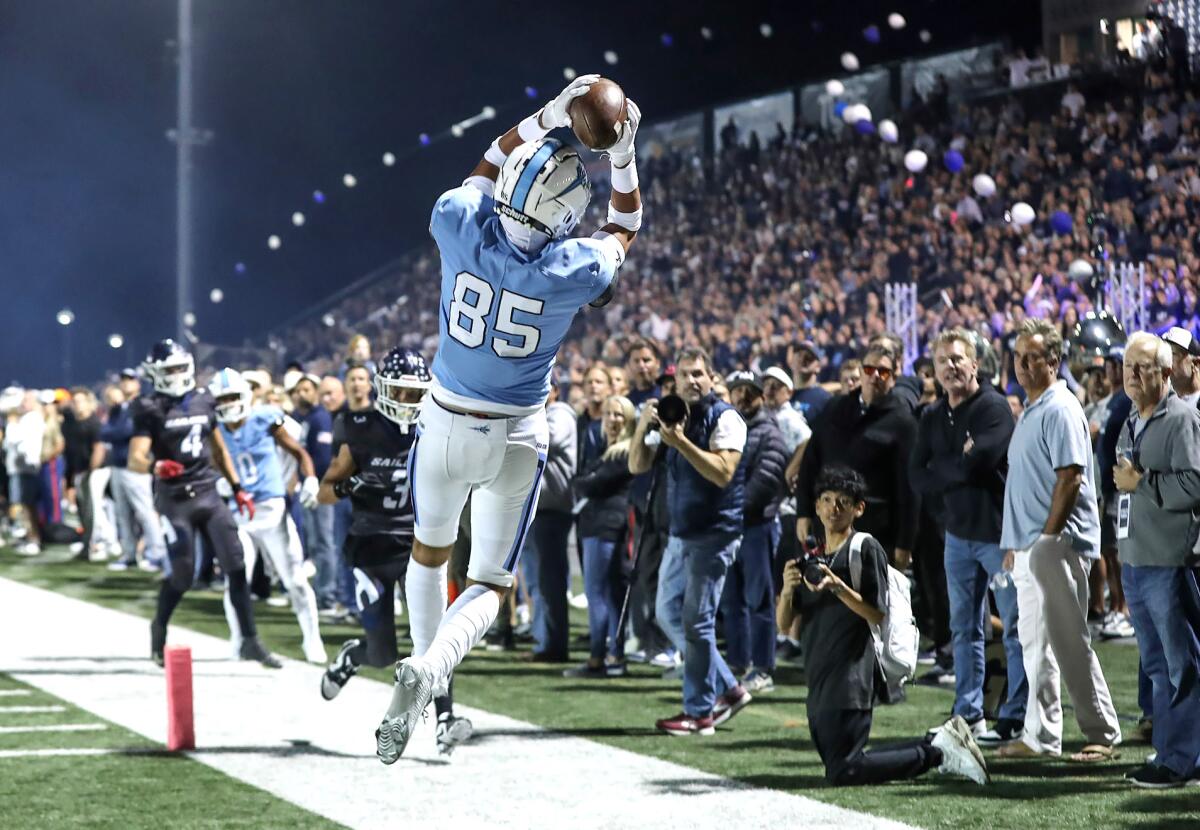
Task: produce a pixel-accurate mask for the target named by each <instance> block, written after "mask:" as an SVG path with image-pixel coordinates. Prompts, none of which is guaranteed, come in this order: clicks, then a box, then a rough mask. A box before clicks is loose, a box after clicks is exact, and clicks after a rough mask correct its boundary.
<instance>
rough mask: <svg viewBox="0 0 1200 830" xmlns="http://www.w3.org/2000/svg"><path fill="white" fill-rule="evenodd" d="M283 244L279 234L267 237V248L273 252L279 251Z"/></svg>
mask: <svg viewBox="0 0 1200 830" xmlns="http://www.w3.org/2000/svg"><path fill="white" fill-rule="evenodd" d="M282 244H283V240H282V239H280V238H279V236H278V234H271V235H270V236H268V237H267V247H268V248H270V249H271V250H272V251H278V250H279V246H281V245H282Z"/></svg>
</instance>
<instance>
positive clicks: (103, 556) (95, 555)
mask: <svg viewBox="0 0 1200 830" xmlns="http://www.w3.org/2000/svg"><path fill="white" fill-rule="evenodd" d="M107 559H108V551H106V550H105V549H104V546H103V545H92V546H91V548H89V549H88V561H89V562H104V561H106V560H107Z"/></svg>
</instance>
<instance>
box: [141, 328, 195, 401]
mask: <svg viewBox="0 0 1200 830" xmlns="http://www.w3.org/2000/svg"><path fill="white" fill-rule="evenodd" d="M142 365H143V367H144V368H145V370H146V374H147V375H148V376H149V377H150V380H151V382H152V383H153V384H154V391H156V392H161V393H162V394H164V395H170V396H171V397H173V398H178V397H181V396H182V395H185V394H187V393H188V392H191V391H192V390H193V389H195V388H196V363H195V361H193V360H192V355H191V354H190V353H189V352H188V350H187V349H185V348H184V347H183V346H181V345H179V344H178V343H176V342H175V341H174V340H171V339H170V338H168V339H166V340H159V341H158V342H157V343H155V344H154V346H153V347H151V349H150V354H148V355H146V360H145V362H144V363H143V364H142Z"/></svg>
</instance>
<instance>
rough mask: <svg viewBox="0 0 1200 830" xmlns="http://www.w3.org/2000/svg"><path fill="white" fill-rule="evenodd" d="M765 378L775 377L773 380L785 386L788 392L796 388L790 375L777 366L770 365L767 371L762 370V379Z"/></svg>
mask: <svg viewBox="0 0 1200 830" xmlns="http://www.w3.org/2000/svg"><path fill="white" fill-rule="evenodd" d="M767 378H775V380H777V381H779V382H780V383H782V384H783V385H784V386H786V387H787V388H788V391H789V392H790V391H792V390H794V389H795V388H796V385H795V384H794V383H792V376H791V375H789V374H788V373H787V372H785V371H784V370H783V369H780V368H779V367H778V366H772V367H771V368H770V369H767V371H765V372H763V380H766V379H767Z"/></svg>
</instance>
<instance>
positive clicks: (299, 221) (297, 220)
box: [292, 211, 304, 228]
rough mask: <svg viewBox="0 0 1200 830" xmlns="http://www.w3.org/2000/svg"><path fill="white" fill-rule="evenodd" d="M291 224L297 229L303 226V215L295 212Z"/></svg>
mask: <svg viewBox="0 0 1200 830" xmlns="http://www.w3.org/2000/svg"><path fill="white" fill-rule="evenodd" d="M292 224H293V225H295V226H296V227H297V228H298V227H300V226H301V225H303V224H304V214H303V213H301V212H300V211H296V212H295V213H293V214H292Z"/></svg>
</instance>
